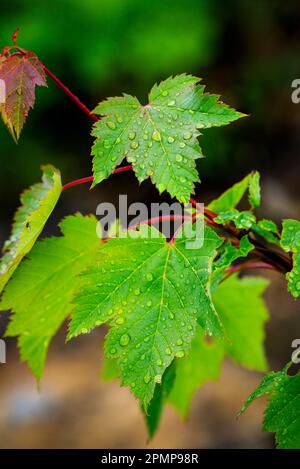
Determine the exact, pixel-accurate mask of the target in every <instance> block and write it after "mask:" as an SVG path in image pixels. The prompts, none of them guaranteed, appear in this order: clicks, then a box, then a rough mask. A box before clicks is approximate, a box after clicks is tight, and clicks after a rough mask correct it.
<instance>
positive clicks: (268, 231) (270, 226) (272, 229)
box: [251, 219, 280, 246]
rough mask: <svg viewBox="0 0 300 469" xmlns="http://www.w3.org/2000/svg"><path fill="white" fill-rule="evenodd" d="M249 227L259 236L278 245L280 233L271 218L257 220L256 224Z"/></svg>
mask: <svg viewBox="0 0 300 469" xmlns="http://www.w3.org/2000/svg"><path fill="white" fill-rule="evenodd" d="M251 229H252V230H253V231H254V233H256V234H257V235H259V236H260V237H261V238H263V239H265V240H266V241H268V243H272V244H276V245H277V246H280V234H279V231H278V228H277V225H276V223H274V222H273V221H272V220H265V219H263V220H259V221H258V222H257V223H256V224H253V225H252V227H251Z"/></svg>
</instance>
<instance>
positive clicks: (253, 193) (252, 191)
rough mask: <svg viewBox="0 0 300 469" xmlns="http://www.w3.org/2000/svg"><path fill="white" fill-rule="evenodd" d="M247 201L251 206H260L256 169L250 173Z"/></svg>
mask: <svg viewBox="0 0 300 469" xmlns="http://www.w3.org/2000/svg"><path fill="white" fill-rule="evenodd" d="M249 202H250V205H251V207H253V208H257V207H259V206H260V202H261V196H260V174H259V172H258V171H255V172H254V173H252V176H251V178H250V181H249Z"/></svg>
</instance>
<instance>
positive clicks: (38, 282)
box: [0, 215, 100, 379]
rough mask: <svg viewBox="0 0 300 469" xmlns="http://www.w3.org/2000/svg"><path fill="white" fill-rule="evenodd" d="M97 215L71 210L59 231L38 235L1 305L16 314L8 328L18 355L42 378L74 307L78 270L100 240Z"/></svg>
mask: <svg viewBox="0 0 300 469" xmlns="http://www.w3.org/2000/svg"><path fill="white" fill-rule="evenodd" d="M96 225H97V220H96V219H95V218H94V217H83V216H82V215H75V216H69V217H67V218H65V219H64V220H63V221H62V222H61V223H60V228H61V230H62V233H63V236H61V237H53V238H45V239H44V240H42V241H39V242H38V243H37V244H36V245H35V246H34V248H33V249H32V251H31V253H30V254H29V256H28V260H25V261H24V262H23V263H22V264H21V266H20V267H19V269H18V270H17V271H16V272H15V275H14V276H13V278H12V279H11V281H10V282H9V283H8V285H7V287H6V289H5V291H4V294H3V297H2V301H1V303H0V307H1V309H2V310H7V309H11V310H12V311H13V312H14V314H13V316H12V319H11V322H10V324H9V326H8V329H7V331H6V335H7V336H18V337H19V339H18V342H19V347H20V351H21V358H22V360H25V361H27V362H28V364H29V366H30V368H31V369H32V371H33V373H34V375H35V376H36V377H37V378H38V379H40V378H41V375H42V371H43V368H44V362H45V357H46V353H47V349H48V346H49V342H50V340H51V339H52V337H53V336H54V335H55V333H56V332H57V330H58V329H59V327H60V326H61V324H62V322H63V321H64V320H65V318H66V317H67V316H68V315H69V314H70V313H71V311H72V304H71V301H72V298H73V295H74V292H76V290H77V289H78V288H79V287H80V285H81V283H82V278H81V277H80V276H78V274H79V273H80V272H81V271H82V270H84V269H85V268H86V267H88V266H89V265H90V264H91V263H92V262H93V260H94V257H95V254H96V252H97V250H98V248H99V245H100V240H99V238H98V237H97V235H96Z"/></svg>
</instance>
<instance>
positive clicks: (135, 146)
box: [130, 142, 139, 150]
mask: <svg viewBox="0 0 300 469" xmlns="http://www.w3.org/2000/svg"><path fill="white" fill-rule="evenodd" d="M138 146H139V144H138V142H132V143H131V144H130V147H131V148H132V149H133V150H136V149H137V148H138Z"/></svg>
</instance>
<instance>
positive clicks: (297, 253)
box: [281, 220, 300, 298]
mask: <svg viewBox="0 0 300 469" xmlns="http://www.w3.org/2000/svg"><path fill="white" fill-rule="evenodd" d="M281 247H282V248H283V249H284V250H285V251H287V252H291V253H293V268H292V271H291V272H288V273H287V274H286V278H287V280H288V289H289V291H290V293H291V294H292V295H293V296H294V297H295V298H298V296H300V222H299V221H298V220H283V223H282V234H281Z"/></svg>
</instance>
